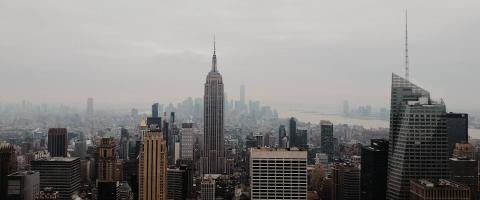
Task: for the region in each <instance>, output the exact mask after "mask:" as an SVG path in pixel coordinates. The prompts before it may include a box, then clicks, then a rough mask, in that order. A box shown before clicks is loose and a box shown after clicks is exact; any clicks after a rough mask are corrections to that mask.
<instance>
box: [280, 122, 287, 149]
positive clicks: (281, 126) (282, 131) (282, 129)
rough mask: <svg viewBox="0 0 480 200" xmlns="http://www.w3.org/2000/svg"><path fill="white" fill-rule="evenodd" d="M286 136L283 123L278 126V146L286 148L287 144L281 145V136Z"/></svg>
mask: <svg viewBox="0 0 480 200" xmlns="http://www.w3.org/2000/svg"><path fill="white" fill-rule="evenodd" d="M284 137H287V130H286V129H285V125H280V127H278V146H279V147H280V148H287V146H283V142H282V140H283V138H284Z"/></svg>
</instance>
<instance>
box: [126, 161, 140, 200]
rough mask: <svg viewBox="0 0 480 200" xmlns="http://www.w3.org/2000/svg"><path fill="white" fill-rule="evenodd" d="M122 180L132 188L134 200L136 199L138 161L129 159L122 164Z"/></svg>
mask: <svg viewBox="0 0 480 200" xmlns="http://www.w3.org/2000/svg"><path fill="white" fill-rule="evenodd" d="M123 180H124V181H127V183H128V185H129V186H130V188H132V192H133V196H134V199H138V159H130V160H127V161H125V163H124V164H123Z"/></svg>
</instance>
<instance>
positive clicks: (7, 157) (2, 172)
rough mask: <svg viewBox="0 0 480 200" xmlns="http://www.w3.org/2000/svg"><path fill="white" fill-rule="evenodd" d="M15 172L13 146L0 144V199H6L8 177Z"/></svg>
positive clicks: (15, 159)
mask: <svg viewBox="0 0 480 200" xmlns="http://www.w3.org/2000/svg"><path fill="white" fill-rule="evenodd" d="M16 170H17V156H16V154H15V149H14V147H13V145H11V144H7V143H0V199H7V194H8V178H7V177H8V175H9V174H11V173H13V172H15V171H16Z"/></svg>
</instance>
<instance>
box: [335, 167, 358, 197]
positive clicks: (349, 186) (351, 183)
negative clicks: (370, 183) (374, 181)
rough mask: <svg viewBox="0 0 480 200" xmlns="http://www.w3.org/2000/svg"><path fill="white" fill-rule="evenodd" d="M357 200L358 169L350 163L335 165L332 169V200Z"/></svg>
mask: <svg viewBox="0 0 480 200" xmlns="http://www.w3.org/2000/svg"><path fill="white" fill-rule="evenodd" d="M359 199H360V169H359V167H358V166H357V165H355V164H351V163H335V164H334V165H333V169H332V200H359Z"/></svg>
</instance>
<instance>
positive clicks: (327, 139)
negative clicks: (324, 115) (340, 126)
mask: <svg viewBox="0 0 480 200" xmlns="http://www.w3.org/2000/svg"><path fill="white" fill-rule="evenodd" d="M333 148H334V147H333V124H332V122H330V121H326V120H322V121H320V151H321V152H322V153H324V154H327V156H328V161H329V162H332V161H333V152H334V151H333Z"/></svg>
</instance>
